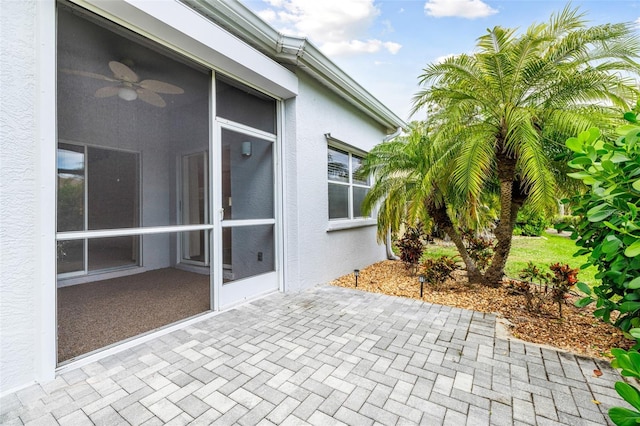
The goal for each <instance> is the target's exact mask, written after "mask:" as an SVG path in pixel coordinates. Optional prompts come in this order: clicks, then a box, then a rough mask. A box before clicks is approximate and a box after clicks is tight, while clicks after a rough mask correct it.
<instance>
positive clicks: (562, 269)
mask: <svg viewBox="0 0 640 426" xmlns="http://www.w3.org/2000/svg"><path fill="white" fill-rule="evenodd" d="M549 269H551V271H552V272H553V278H552V280H551V284H552V285H553V289H552V290H551V300H553V301H554V302H556V303H557V304H558V311H559V314H560V318H562V302H564V300H565V299H566V298H567V296H568V294H569V290H571V287H573V286H574V284H576V283H577V282H578V271H579V269H577V268H576V269H572V268H571V267H570V266H569V265H567V264H564V265H561V264H560V263H554V264H552V265H549Z"/></svg>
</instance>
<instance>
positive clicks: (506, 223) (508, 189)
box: [484, 154, 522, 287]
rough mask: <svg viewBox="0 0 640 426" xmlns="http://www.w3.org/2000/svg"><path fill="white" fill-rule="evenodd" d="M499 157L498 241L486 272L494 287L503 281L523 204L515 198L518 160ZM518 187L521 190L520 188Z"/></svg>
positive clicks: (486, 277) (499, 155)
mask: <svg viewBox="0 0 640 426" xmlns="http://www.w3.org/2000/svg"><path fill="white" fill-rule="evenodd" d="M497 157H498V160H497V164H498V170H497V172H498V179H499V180H500V222H499V223H498V226H497V227H496V229H495V231H494V234H495V236H496V240H497V243H496V245H495V247H494V249H493V258H492V259H491V265H489V267H488V268H487V270H486V271H485V273H484V278H485V280H486V281H487V283H488V284H489V285H491V286H493V287H498V286H500V284H501V283H502V277H503V276H504V267H505V265H506V264H507V258H508V257H509V252H510V251H511V241H512V239H513V228H514V226H515V224H516V217H517V215H518V210H519V209H520V206H521V205H522V204H520V203H519V201H520V200H517V201H518V202H516V203H514V200H513V192H514V180H515V170H516V160H515V159H513V158H508V156H507V155H505V154H498V155H497ZM500 157H502V158H500ZM517 189H518V192H519V188H517ZM516 198H517V197H516Z"/></svg>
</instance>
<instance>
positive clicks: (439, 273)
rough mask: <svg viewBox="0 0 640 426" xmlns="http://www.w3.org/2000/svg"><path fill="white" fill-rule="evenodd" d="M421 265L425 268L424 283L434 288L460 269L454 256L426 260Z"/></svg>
mask: <svg viewBox="0 0 640 426" xmlns="http://www.w3.org/2000/svg"><path fill="white" fill-rule="evenodd" d="M422 265H423V266H424V268H425V272H424V277H425V282H427V283H429V284H430V285H432V286H434V287H436V288H438V287H439V286H440V284H442V283H444V282H445V281H446V280H447V279H449V278H451V276H452V274H453V271H455V270H457V269H460V265H458V262H457V260H456V256H440V257H438V258H435V259H433V258H427V259H425V260H424V262H423V263H422Z"/></svg>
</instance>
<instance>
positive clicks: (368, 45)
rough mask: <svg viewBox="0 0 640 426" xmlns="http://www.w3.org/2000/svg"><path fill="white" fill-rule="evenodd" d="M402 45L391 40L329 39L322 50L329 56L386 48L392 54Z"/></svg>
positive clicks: (372, 51)
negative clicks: (335, 40)
mask: <svg viewBox="0 0 640 426" xmlns="http://www.w3.org/2000/svg"><path fill="white" fill-rule="evenodd" d="M401 47H402V45H400V44H398V43H394V42H391V41H388V42H383V41H380V40H367V41H360V40H348V41H347V40H345V41H337V42H333V41H330V42H328V43H324V44H323V45H322V51H323V52H324V53H325V54H327V55H329V56H340V55H349V54H354V53H378V52H379V51H380V50H382V49H386V50H387V51H388V52H389V53H391V54H392V55H395V54H396V53H398V51H399V50H400V48H401Z"/></svg>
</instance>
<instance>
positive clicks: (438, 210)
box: [426, 200, 485, 284]
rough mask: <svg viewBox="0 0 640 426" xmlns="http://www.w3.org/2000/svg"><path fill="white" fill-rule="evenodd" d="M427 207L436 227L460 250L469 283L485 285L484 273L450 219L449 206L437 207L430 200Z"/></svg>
mask: <svg viewBox="0 0 640 426" xmlns="http://www.w3.org/2000/svg"><path fill="white" fill-rule="evenodd" d="M426 207H427V211H428V212H429V216H431V218H432V219H433V221H434V222H435V223H436V225H438V228H440V229H442V230H443V231H444V232H445V233H446V234H447V235H448V236H449V238H451V241H453V244H455V246H456V248H457V249H458V253H459V254H460V257H461V258H462V261H463V262H464V265H465V267H466V269H467V279H468V280H469V282H470V283H478V284H485V280H484V277H483V276H482V273H481V272H480V271H479V270H478V268H477V267H476V263H475V262H474V261H473V259H472V258H471V256H469V252H467V248H466V247H465V245H464V243H463V241H462V236H461V235H460V233H459V232H457V231H456V229H455V227H454V226H453V223H452V222H451V218H449V214H448V213H447V206H446V205H444V204H443V205H442V206H440V207H437V206H436V204H435V202H433V201H432V200H429V201H427V202H426Z"/></svg>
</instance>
